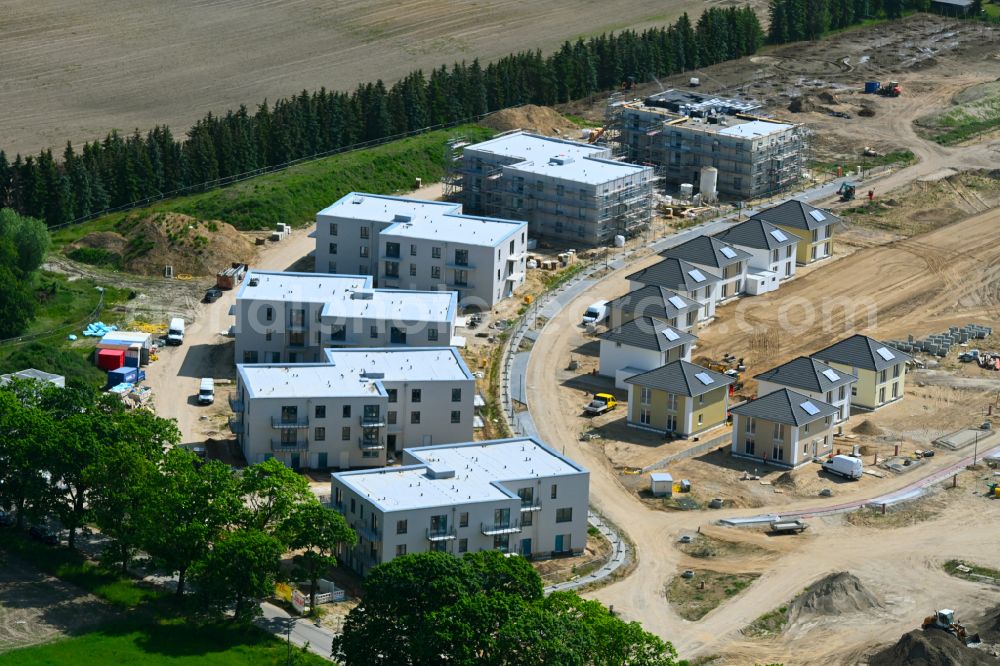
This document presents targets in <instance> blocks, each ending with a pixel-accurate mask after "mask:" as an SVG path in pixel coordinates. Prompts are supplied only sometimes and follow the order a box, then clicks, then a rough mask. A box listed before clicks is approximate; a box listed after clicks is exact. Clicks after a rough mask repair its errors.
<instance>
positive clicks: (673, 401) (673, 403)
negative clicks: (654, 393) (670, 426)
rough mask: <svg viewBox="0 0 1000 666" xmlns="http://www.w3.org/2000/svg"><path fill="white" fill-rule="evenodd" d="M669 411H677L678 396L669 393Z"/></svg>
mask: <svg viewBox="0 0 1000 666" xmlns="http://www.w3.org/2000/svg"><path fill="white" fill-rule="evenodd" d="M667 409H669V410H670V411H675V410H676V409H677V394H676V393H668V394H667Z"/></svg>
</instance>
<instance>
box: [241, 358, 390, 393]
mask: <svg viewBox="0 0 1000 666" xmlns="http://www.w3.org/2000/svg"><path fill="white" fill-rule="evenodd" d="M236 370H237V372H238V373H239V375H240V381H241V382H242V384H243V386H245V387H246V389H247V394H248V395H249V397H251V398H318V397H323V396H339V397H345V398H363V397H367V396H378V395H385V389H384V388H383V387H382V385H381V383H379V382H378V381H376V380H368V379H363V378H361V377H354V378H351V381H346V379H347V378H346V377H345V376H344V374H343V371H342V370H339V369H337V368H334V367H333V366H332V365H329V364H327V363H286V364H279V363H261V364H253V365H244V364H242V363H241V364H239V365H237V366H236Z"/></svg>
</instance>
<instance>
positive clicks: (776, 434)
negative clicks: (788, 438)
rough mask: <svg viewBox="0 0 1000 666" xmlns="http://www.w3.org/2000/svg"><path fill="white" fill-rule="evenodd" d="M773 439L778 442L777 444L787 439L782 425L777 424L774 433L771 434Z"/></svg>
mask: <svg viewBox="0 0 1000 666" xmlns="http://www.w3.org/2000/svg"><path fill="white" fill-rule="evenodd" d="M771 438H772V439H773V440H774V441H776V442H780V441H781V440H783V439H784V438H785V434H784V432H783V429H782V427H781V424H780V423H775V424H774V432H773V433H772V434H771Z"/></svg>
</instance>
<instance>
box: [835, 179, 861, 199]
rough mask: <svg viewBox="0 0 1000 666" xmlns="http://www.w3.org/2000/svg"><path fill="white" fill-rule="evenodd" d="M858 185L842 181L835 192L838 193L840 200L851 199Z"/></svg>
mask: <svg viewBox="0 0 1000 666" xmlns="http://www.w3.org/2000/svg"><path fill="white" fill-rule="evenodd" d="M857 189H858V186H857V185H855V184H854V183H848V182H847V181H844V182H843V183H841V184H840V189H839V190H837V194H839V195H840V200H841V201H853V200H854V195H855V193H857Z"/></svg>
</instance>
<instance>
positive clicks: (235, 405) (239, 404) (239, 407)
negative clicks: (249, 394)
mask: <svg viewBox="0 0 1000 666" xmlns="http://www.w3.org/2000/svg"><path fill="white" fill-rule="evenodd" d="M229 409H231V410H233V411H234V412H242V411H243V401H242V400H240V399H238V398H237V397H236V396H229Z"/></svg>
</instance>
